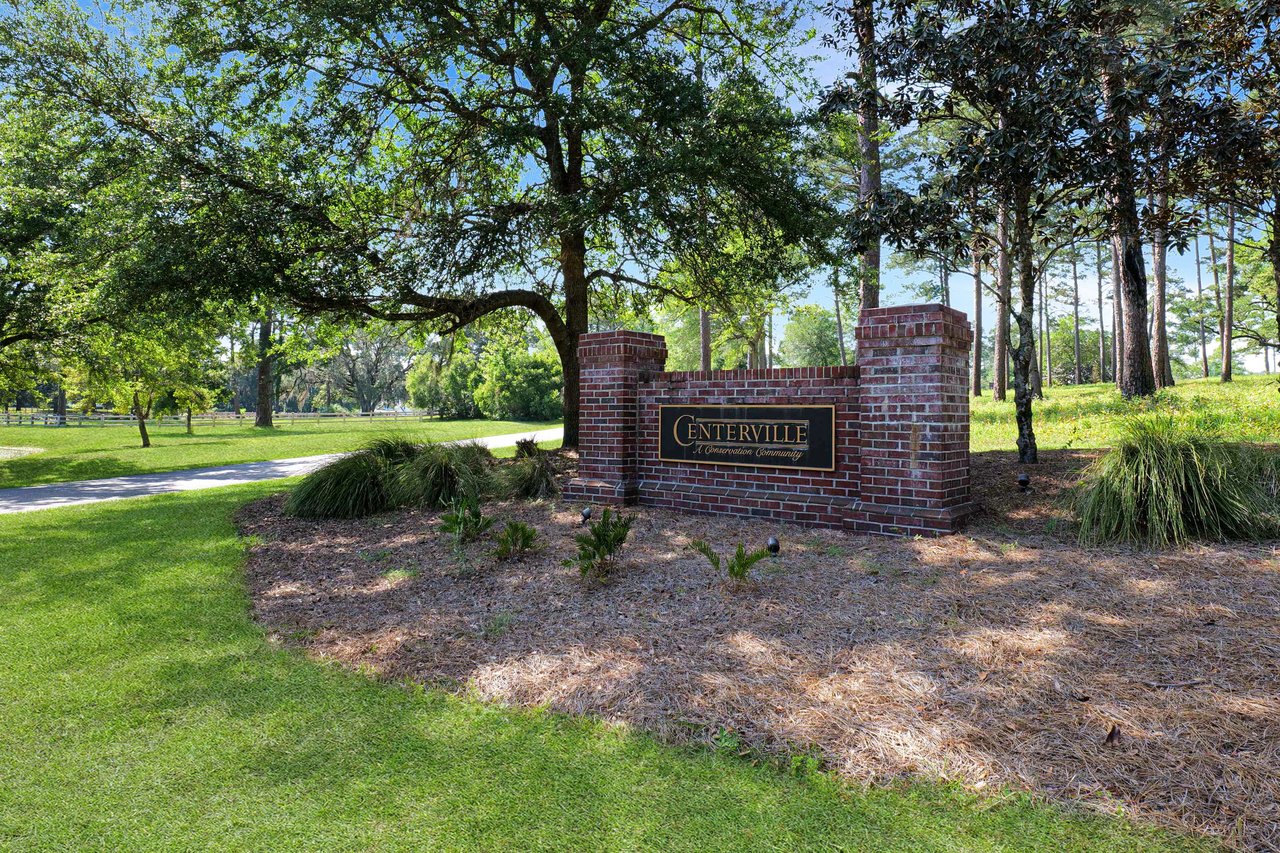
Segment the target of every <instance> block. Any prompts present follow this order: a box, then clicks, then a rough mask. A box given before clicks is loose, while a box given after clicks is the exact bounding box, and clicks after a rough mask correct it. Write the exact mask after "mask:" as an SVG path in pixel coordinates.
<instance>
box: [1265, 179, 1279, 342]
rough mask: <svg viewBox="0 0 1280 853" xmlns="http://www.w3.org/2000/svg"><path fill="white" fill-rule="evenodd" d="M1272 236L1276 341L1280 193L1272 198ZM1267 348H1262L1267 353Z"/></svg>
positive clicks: (1270, 254)
mask: <svg viewBox="0 0 1280 853" xmlns="http://www.w3.org/2000/svg"><path fill="white" fill-rule="evenodd" d="M1271 203H1272V205H1273V206H1272V208H1271V237H1270V240H1269V241H1268V242H1267V257H1268V258H1270V260H1271V280H1272V284H1273V285H1274V286H1275V297H1276V341H1277V342H1280V193H1276V196H1275V198H1274V199H1272V202H1271ZM1266 350H1267V348H1266V347H1265V346H1264V347H1263V348H1262V351H1263V353H1265V352H1266Z"/></svg>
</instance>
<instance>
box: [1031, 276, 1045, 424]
mask: <svg viewBox="0 0 1280 853" xmlns="http://www.w3.org/2000/svg"><path fill="white" fill-rule="evenodd" d="M1035 288H1036V290H1039V289H1040V282H1038V281H1037V282H1036V285H1035ZM1032 310H1033V311H1034V312H1035V314H1034V316H1035V318H1036V332H1037V334H1038V335H1039V341H1038V342H1035V341H1033V342H1032V352H1033V353H1034V358H1033V360H1032V362H1031V393H1032V394H1034V395H1035V397H1036V399H1037V400H1043V399H1044V296H1043V294H1040V295H1039V298H1038V299H1036V307H1035V308H1033V309H1032Z"/></svg>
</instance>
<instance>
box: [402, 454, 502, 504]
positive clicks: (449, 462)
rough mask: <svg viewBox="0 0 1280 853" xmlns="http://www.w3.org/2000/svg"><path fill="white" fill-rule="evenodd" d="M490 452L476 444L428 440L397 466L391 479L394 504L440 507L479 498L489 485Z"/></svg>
mask: <svg viewBox="0 0 1280 853" xmlns="http://www.w3.org/2000/svg"><path fill="white" fill-rule="evenodd" d="M492 461H493V455H492V454H490V453H489V451H488V449H487V448H484V447H481V446H480V445H476V444H427V445H423V446H422V448H421V449H420V450H419V452H418V454H417V455H416V456H414V457H413V458H412V459H409V460H408V461H407V462H405V463H404V464H402V465H400V466H398V467H397V468H396V469H395V471H394V474H393V476H392V479H391V484H390V488H391V500H392V502H393V503H394V504H395V505H396V506H415V507H421V508H423V509H442V508H444V507H448V506H451V505H452V504H453V503H454V502H456V501H459V500H466V499H473V500H478V499H479V498H481V497H482V496H483V495H484V494H485V492H486V491H487V490H488V487H489V480H490V470H489V469H490V466H491V464H492Z"/></svg>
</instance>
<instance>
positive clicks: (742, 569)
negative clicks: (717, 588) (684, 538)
mask: <svg viewBox="0 0 1280 853" xmlns="http://www.w3.org/2000/svg"><path fill="white" fill-rule="evenodd" d="M689 547H690V548H692V549H693V550H695V551H697V552H698V553H699V554H701V555H702V556H704V557H706V558H707V562H708V563H710V564H711V569H712V571H714V572H715V573H716V574H719V573H720V566H721V560H720V555H719V554H717V553H716V552H715V549H713V548H712V547H711V546H710V545H709V544H708V543H707V542H706V541H705V540H702V539H695V540H693V541H692V542H690V543H689ZM768 556H769V551H768V549H766V548H760V549H759V550H756V551H750V552H748V551H747V549H746V548H745V547H744V546H743V544H742V543H741V542H739V543H738V550H737V551H735V552H734V553H733V556H731V557H730V558H729V560H728V562H727V563H724V569H725V573H726V574H727V575H728V576H729V579H730V580H732V581H734V582H735V583H740V582H742V581H745V580H746V579H747V578H748V577H749V576H750V575H751V567H752V566H754V565H755V564H756V563H758V562H760V561H761V560H763V559H764V558H765V557H768Z"/></svg>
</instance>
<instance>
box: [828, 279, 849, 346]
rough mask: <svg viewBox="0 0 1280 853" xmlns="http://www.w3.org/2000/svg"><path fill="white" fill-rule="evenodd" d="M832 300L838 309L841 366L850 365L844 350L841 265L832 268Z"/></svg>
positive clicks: (837, 320) (837, 334) (837, 327)
mask: <svg viewBox="0 0 1280 853" xmlns="http://www.w3.org/2000/svg"><path fill="white" fill-rule="evenodd" d="M831 298H832V299H833V300H834V301H835V307H836V337H837V338H839V343H840V366H841V367H844V366H846V365H848V363H849V359H848V356H847V355H846V353H845V350H844V312H843V311H842V310H841V306H840V265H839V264H836V265H835V266H833V267H832V268H831Z"/></svg>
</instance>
